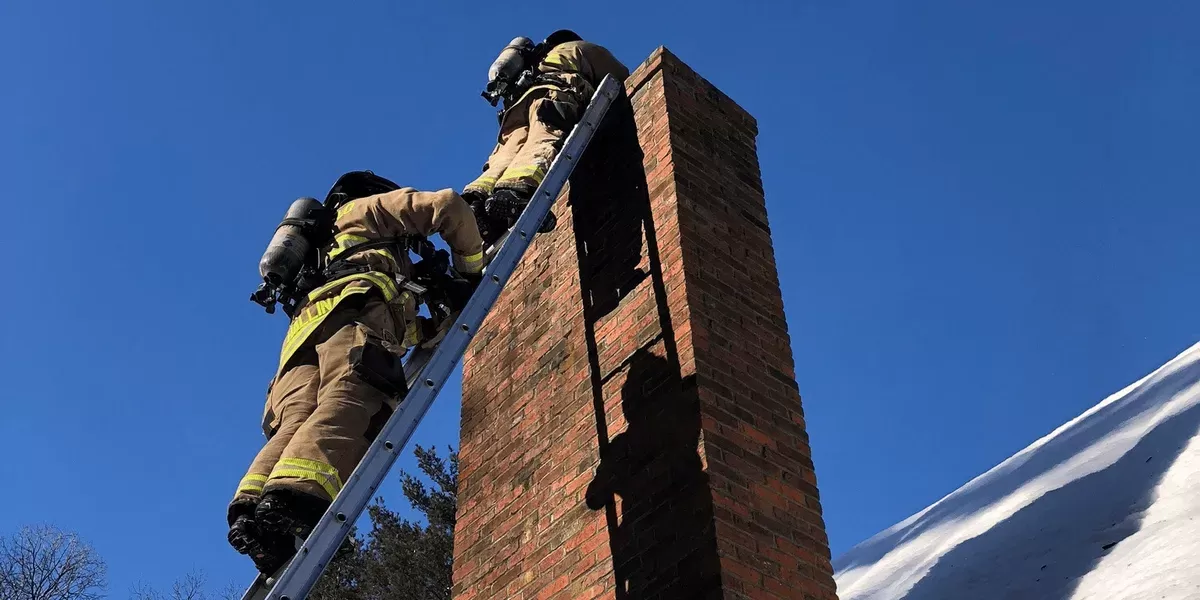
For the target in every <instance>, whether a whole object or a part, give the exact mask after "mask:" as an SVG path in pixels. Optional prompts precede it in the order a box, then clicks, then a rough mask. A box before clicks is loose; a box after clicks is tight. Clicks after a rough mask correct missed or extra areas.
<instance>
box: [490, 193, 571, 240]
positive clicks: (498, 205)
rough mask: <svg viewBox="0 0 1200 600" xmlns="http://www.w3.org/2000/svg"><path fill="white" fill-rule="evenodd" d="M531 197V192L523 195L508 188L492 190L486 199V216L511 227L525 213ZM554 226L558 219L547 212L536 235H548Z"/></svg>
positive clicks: (551, 212)
mask: <svg viewBox="0 0 1200 600" xmlns="http://www.w3.org/2000/svg"><path fill="white" fill-rule="evenodd" d="M531 195H532V192H530V193H524V192H521V191H518V190H513V189H509V188H501V189H497V190H494V191H493V192H492V195H491V197H489V198H488V199H487V203H486V211H487V214H488V216H489V217H491V218H493V219H497V220H502V221H504V222H505V223H506V225H507V226H508V227H512V226H513V225H514V224H516V222H517V218H519V217H520V216H521V213H522V212H524V211H525V207H526V206H527V205H528V204H529V198H530V196H531ZM556 226H558V217H556V216H554V211H548V212H547V213H546V218H545V219H543V220H542V225H541V226H540V227H538V233H550V232H551V231H554V228H555V227H556Z"/></svg>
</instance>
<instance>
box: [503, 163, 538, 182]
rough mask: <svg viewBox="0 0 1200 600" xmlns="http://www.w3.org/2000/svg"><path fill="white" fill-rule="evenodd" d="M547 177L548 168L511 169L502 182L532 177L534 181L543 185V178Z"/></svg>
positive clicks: (531, 166) (533, 166) (530, 166)
mask: <svg viewBox="0 0 1200 600" xmlns="http://www.w3.org/2000/svg"><path fill="white" fill-rule="evenodd" d="M545 176H546V168H545V167H543V166H541V165H529V166H527V167H515V168H510V169H508V170H507V171H505V172H504V177H502V178H501V179H500V181H512V180H513V179H520V178H522V177H530V178H532V179H533V180H534V181H536V182H538V183H541V182H542V178H544V177H545Z"/></svg>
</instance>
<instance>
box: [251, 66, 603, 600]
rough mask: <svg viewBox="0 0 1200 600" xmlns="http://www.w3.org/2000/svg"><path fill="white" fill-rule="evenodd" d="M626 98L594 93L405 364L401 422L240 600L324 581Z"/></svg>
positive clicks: (304, 592) (269, 599)
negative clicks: (471, 283) (454, 306)
mask: <svg viewBox="0 0 1200 600" xmlns="http://www.w3.org/2000/svg"><path fill="white" fill-rule="evenodd" d="M620 91H621V83H620V82H618V81H617V80H616V79H615V78H613V77H612V76H606V77H605V78H604V81H602V82H601V83H600V87H599V88H597V89H596V93H595V94H594V95H593V96H592V99H591V102H590V103H589V104H588V108H587V110H586V111H585V112H584V113H583V118H582V119H581V120H580V122H579V123H578V124H577V125H576V126H575V127H574V128H573V129H572V130H571V133H570V135H568V136H567V139H566V141H565V142H564V143H563V147H562V149H561V150H560V151H559V153H558V156H557V157H556V158H555V159H554V162H553V163H552V164H551V165H550V169H549V171H548V172H547V173H546V178H545V179H544V180H542V183H541V185H539V186H538V189H537V191H535V192H534V195H533V198H532V199H531V200H530V202H529V205H528V206H526V207H525V210H524V211H523V212H522V213H521V216H520V217H519V218H518V219H517V222H516V224H514V225H513V226H512V228H511V229H510V230H509V232H508V234H506V236H505V237H504V239H503V240H501V241H500V242H499V244H498V245H499V250H497V251H496V253H495V255H494V256H493V257H492V258H491V260H490V261H489V262H488V265H487V267H486V268H485V269H484V273H483V281H482V282H481V283H480V284H479V287H478V288H477V289H476V290H475V293H474V294H473V295H472V296H471V299H470V301H468V302H467V305H466V306H465V307H464V308H463V310H462V312H461V313H460V314H459V316H458V319H457V321H456V322H455V323H454V325H453V327H451V329H450V330H449V332H448V333H447V334H446V337H445V339H443V340H442V342H441V343H440V344H438V346H437V348H435V349H434V350H432V351H428V350H420V349H416V348H414V349H413V352H412V354H411V355H410V357H409V360H408V361H407V362H406V363H405V369H404V370H405V375H407V376H408V382H409V390H408V393H407V395H405V397H404V400H403V402H401V403H400V406H399V408H397V409H396V412H395V414H393V415H392V417H391V418H390V419H388V422H387V424H386V425H385V426H384V428H383V429H382V430H381V431H380V432H379V435H378V436H376V438H375V440H374V442H372V443H371V446H370V447H369V448H368V449H367V452H366V454H364V455H363V459H362V461H360V462H359V464H358V467H357V468H355V469H354V472H353V473H351V474H350V477H349V478H348V479H347V480H346V483H345V485H344V486H343V488H342V491H341V492H340V493H339V494H338V496H337V498H335V499H334V501H333V503H332V504H331V505H330V506H329V509H328V510H327V511H326V512H325V515H324V516H322V517H321V520H320V521H319V522H318V523H317V526H316V527H315V528H313V530H312V533H311V534H309V536H308V539H307V540H306V541H305V542H304V543H303V544H302V545H301V546H300V549H299V550H297V551H296V556H295V557H294V558H293V559H292V562H291V563H289V564H288V565H287V566H285V567H284V568H283V569H282V570H281V571H280V572H279V573H278V574H277V576H276V577H272V578H267V577H265V576H262V575H260V576H259V577H258V578H257V579H256V580H255V582H254V583H253V584H252V585H251V586H250V588H249V589H248V590H246V593H245V595H243V596H242V600H302V599H303V598H305V597H307V596H308V593H309V591H311V590H312V588H313V585H315V584H316V582H317V580H318V579H319V578H320V577H321V574H322V573H324V571H325V567H327V566H328V565H329V561H330V560H331V559H332V558H333V556H334V554H335V553H336V552H337V550H338V548H339V547H340V546H341V545H342V542H343V541H344V540H345V539H346V535H347V534H348V533H349V532H350V528H351V527H352V526H353V525H354V523H355V521H357V520H358V518H359V516H360V515H361V514H362V512H363V510H365V509H366V507H367V504H368V503H369V502H370V500H371V498H372V497H373V496H374V494H375V491H376V490H377V489H379V486H380V484H381V483H382V482H383V480H384V478H385V477H387V474H388V472H389V471H390V470H391V468H392V464H393V463H395V461H396V458H397V457H398V456H399V454H400V452H401V451H402V450H403V449H404V447H405V446H406V445H407V444H408V440H409V438H410V437H412V434H413V432H414V431H415V430H416V428H417V425H418V424H420V422H421V419H422V418H423V417H424V416H425V413H426V412H427V411H428V410H429V407H430V405H432V404H433V401H434V399H435V398H436V397H437V394H438V392H439V391H441V389H442V385H444V384H445V382H446V379H448V378H449V377H450V375H451V374H452V373H453V372H454V367H455V366H456V365H457V364H458V361H459V359H461V358H462V356H463V354H464V353H465V352H466V350H467V345H468V344H469V343H470V342H471V338H473V337H474V336H475V332H476V331H477V330H478V329H479V327H480V325H481V324H482V323H483V320H484V319H485V318H486V317H487V315H488V312H490V311H491V309H492V306H493V305H494V304H495V303H496V299H497V298H498V297H499V296H500V292H501V290H503V289H504V286H505V285H506V284H507V283H508V280H509V278H510V277H511V276H512V274H513V271H515V270H516V268H517V263H519V262H520V260H521V257H522V256H524V255H525V251H526V250H527V249H528V248H529V244H530V242H531V241H532V238H533V235H534V234H535V233H536V232H537V230H538V227H539V226H540V225H541V223H542V220H543V219H545V218H546V215H547V214H548V213H549V212H550V207H551V206H552V205H553V204H554V201H555V200H556V199H557V198H558V194H559V193H560V192H561V191H562V189H563V186H565V185H566V183H567V179H568V178H569V177H570V176H571V172H572V171H573V170H574V169H575V165H576V164H577V163H578V162H579V158H580V156H581V155H582V154H583V151H584V150H585V149H586V148H587V146H588V143H589V142H590V141H591V140H592V136H593V135H594V134H595V132H596V129H597V128H598V127H599V126H600V122H601V121H602V120H603V119H604V115H605V113H607V112H608V108H609V106H610V105H611V104H612V102H613V100H615V99H616V98H617V95H618V94H619V93H620Z"/></svg>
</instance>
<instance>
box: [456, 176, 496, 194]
mask: <svg viewBox="0 0 1200 600" xmlns="http://www.w3.org/2000/svg"><path fill="white" fill-rule="evenodd" d="M494 187H496V178H495V177H479V178H477V179H475V181H472V182H471V183H468V184H467V187H465V188H463V191H464V192H465V191H467V190H479V191H482V192H483V193H485V194H490V193H492V188H494Z"/></svg>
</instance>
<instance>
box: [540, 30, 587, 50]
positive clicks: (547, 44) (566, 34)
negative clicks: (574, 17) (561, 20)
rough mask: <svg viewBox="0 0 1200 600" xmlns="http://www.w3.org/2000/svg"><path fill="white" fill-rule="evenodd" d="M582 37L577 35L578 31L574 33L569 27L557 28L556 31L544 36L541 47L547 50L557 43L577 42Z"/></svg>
mask: <svg viewBox="0 0 1200 600" xmlns="http://www.w3.org/2000/svg"><path fill="white" fill-rule="evenodd" d="M582 39H583V38H581V37H579V34H578V33H575V32H574V31H571V30H570V29H559V30H558V31H555V32H554V33H552V34H550V35H548V36H546V39H545V40H543V41H542V48H544V49H545V50H547V51H548V50H550V49H551V48H553V47H555V46H557V45H559V44H565V43H567V42H578V41H580V40H582Z"/></svg>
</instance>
